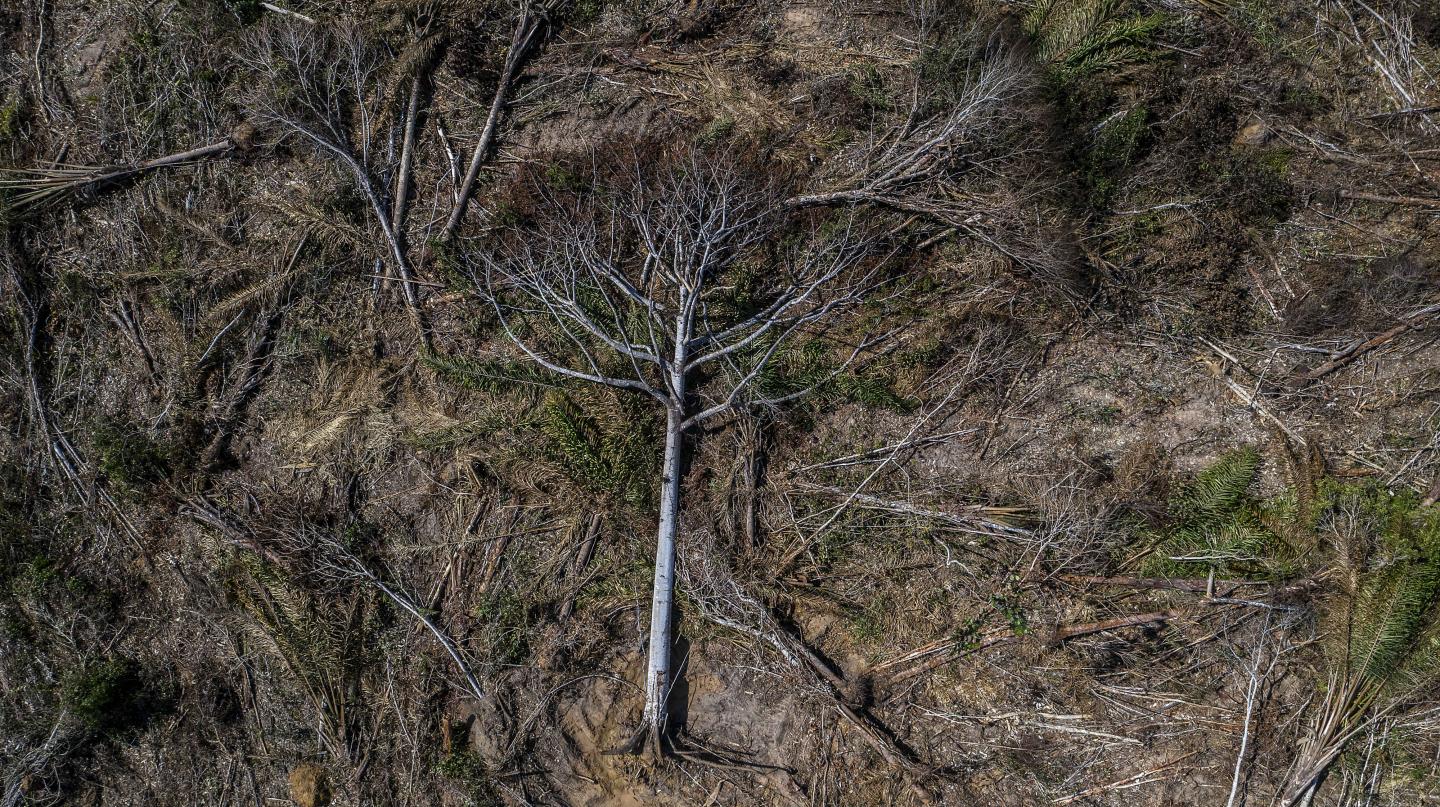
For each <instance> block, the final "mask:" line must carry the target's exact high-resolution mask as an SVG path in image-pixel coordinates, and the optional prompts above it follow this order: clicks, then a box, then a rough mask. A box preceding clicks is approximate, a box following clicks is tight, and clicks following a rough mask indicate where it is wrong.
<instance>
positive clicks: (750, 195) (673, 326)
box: [477, 153, 886, 753]
mask: <svg viewBox="0 0 1440 807" xmlns="http://www.w3.org/2000/svg"><path fill="white" fill-rule="evenodd" d="M776 191H777V188H776V187H775V186H774V184H773V183H767V182H764V181H759V180H757V179H755V178H754V176H753V175H752V172H748V171H747V170H746V169H744V168H742V167H741V166H740V165H739V164H738V163H737V162H736V161H735V160H733V159H730V158H729V157H728V156H725V155H721V156H719V157H718V158H717V157H715V156H714V155H700V154H696V153H688V154H685V155H683V156H681V157H679V158H676V159H673V160H669V161H666V162H665V163H664V164H663V165H661V166H660V167H658V168H649V169H647V168H638V169H636V170H635V171H634V172H633V173H631V174H629V175H628V176H626V177H625V178H623V179H622V180H620V181H619V182H617V183H613V184H612V185H610V186H609V187H600V188H598V189H596V190H594V191H592V192H589V193H585V194H582V195H581V196H580V197H579V198H578V199H576V200H574V202H573V204H566V203H565V202H564V200H561V199H559V198H557V197H556V196H554V195H551V196H549V198H548V199H547V201H548V202H549V203H550V204H549V207H550V208H552V210H553V211H554V214H553V215H552V216H549V217H548V218H546V219H545V220H544V221H543V222H542V223H541V224H540V225H539V227H538V231H537V232H535V233H533V234H529V236H528V237H526V238H523V239H521V238H517V239H515V240H513V241H511V242H510V243H509V244H507V245H504V246H502V247H501V248H500V249H498V250H497V251H496V253H495V254H493V255H486V256H482V258H481V264H482V272H481V273H480V275H479V277H478V278H477V282H478V284H479V286H480V289H481V292H482V294H483V296H484V297H485V298H486V299H487V300H488V301H489V302H490V303H491V305H492V306H493V308H494V312H495V315H496V317H497V318H498V320H499V324H500V327H501V329H502V330H503V332H504V334H505V335H506V336H507V337H508V339H509V341H510V342H512V343H513V344H514V345H515V347H516V348H518V349H519V351H520V352H521V353H522V354H523V355H524V356H525V357H526V358H527V359H529V360H530V361H532V362H535V363H537V364H539V365H541V366H543V367H545V368H547V369H549V370H551V371H553V372H555V373H557V374H559V375H561V376H564V377H566V378H569V379H573V380H576V381H584V382H590V383H595V384H603V385H606V386H610V387H615V388H619V389H624V390H630V391H633V392H637V393H640V394H643V395H647V396H649V397H650V398H652V399H654V400H655V402H656V403H657V404H659V405H660V406H661V407H662V408H663V409H664V411H665V455H664V461H663V466H662V468H661V471H660V475H661V485H660V489H661V492H660V514H659V525H658V530H657V537H656V547H655V577H654V589H653V592H652V597H651V618H650V636H649V657H648V663H647V669H646V688H645V715H644V724H643V725H642V726H641V727H640V730H639V731H638V732H637V734H636V735H635V737H634V739H633V740H632V741H631V742H630V743H629V744H627V746H626V747H625V749H626V750H628V751H630V752H634V751H638V750H639V749H640V748H641V747H642V746H643V745H646V744H647V738H648V746H649V748H650V750H651V751H652V753H661V752H663V751H665V750H666V749H667V748H669V747H670V742H669V736H668V730H669V726H668V714H667V705H666V699H667V696H668V694H669V690H670V683H671V680H670V644H671V641H670V639H671V617H672V615H671V611H672V606H673V594H674V588H675V539H676V534H677V532H678V530H679V525H680V515H681V487H682V484H681V483H682V473H683V472H682V465H683V459H684V451H685V447H684V442H685V438H686V435H687V434H689V433H691V432H692V431H693V430H694V429H695V428H696V427H698V426H700V425H701V424H704V423H707V422H710V421H712V420H714V419H715V418H717V417H719V416H721V415H723V414H725V413H727V412H732V411H734V410H738V409H742V408H747V407H762V406H775V405H778V404H781V403H784V402H786V401H789V400H793V399H796V398H799V397H801V396H803V395H805V394H806V393H808V392H810V391H811V390H813V389H814V388H815V387H816V386H818V385H819V384H820V383H824V381H825V380H828V379H831V378H834V377H835V375H837V374H838V373H840V372H843V370H844V369H845V368H846V367H848V366H850V365H851V364H852V363H853V362H854V361H855V360H856V359H857V358H858V357H859V356H860V355H861V354H862V353H864V352H865V351H866V350H868V349H869V348H870V347H872V346H873V345H874V344H876V343H878V342H879V341H882V340H883V338H884V337H875V338H866V339H861V340H860V341H859V343H858V344H852V345H850V346H849V347H848V348H846V349H844V350H843V352H842V353H840V354H837V356H836V358H835V362H834V365H833V367H832V369H831V370H830V372H828V373H827V374H825V377H824V379H822V380H821V381H819V382H818V383H811V384H808V385H804V386H803V387H801V388H788V389H787V390H786V391H779V392H777V391H774V390H773V389H771V388H770V387H772V386H773V385H768V384H766V383H765V381H766V380H767V379H768V377H769V374H771V373H773V372H775V371H776V369H777V365H778V364H779V359H780V357H781V356H782V355H783V352H784V351H785V350H786V349H787V348H793V347H794V346H795V344H796V343H797V342H798V341H799V340H800V339H801V338H802V337H803V338H817V337H819V336H821V335H822V333H823V332H824V331H825V330H826V329H827V326H833V325H834V324H835V321H836V319H837V315H838V314H840V313H841V312H843V311H846V310H848V309H851V308H853V307H854V306H856V305H857V304H858V303H860V302H861V301H863V300H865V299H867V297H869V296H871V294H872V293H873V292H874V291H875V290H876V289H877V287H878V285H879V283H880V275H879V269H880V267H881V266H882V265H883V263H884V262H885V258H886V256H885V255H884V254H883V253H881V252H880V251H879V250H878V248H877V246H878V245H877V243H876V241H875V239H873V238H870V237H868V236H866V235H864V234H863V233H862V232H860V230H859V228H858V227H857V226H856V224H855V222H854V220H853V219H846V218H839V217H836V218H833V219H830V220H829V221H827V222H825V223H824V224H822V225H821V226H819V227H812V228H810V229H808V230H805V229H804V224H803V219H801V218H800V217H798V216H796V215H795V214H794V213H793V212H791V211H790V210H789V209H788V208H787V207H786V206H785V205H784V203H783V200H782V198H781V196H780V195H778V194H777V192H776ZM797 230H800V231H801V233H800V236H799V237H798V238H786V236H794V235H795V234H796V232H797ZM785 244H789V246H784V245H785ZM767 250H770V251H769V254H768V255H767ZM767 257H768V258H771V260H766V258H767ZM761 261H764V263H763V264H762V263H761ZM757 270H758V271H757ZM742 278H751V279H754V280H755V281H756V285H757V288H755V289H754V293H753V294H751V295H749V296H750V299H749V301H748V304H746V305H743V306H738V305H736V302H735V298H736V295H735V294H734V292H735V291H736V285H735V284H736V283H737V281H741V282H744V281H743V280H742Z"/></svg>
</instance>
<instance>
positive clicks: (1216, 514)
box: [1148, 448, 1287, 576]
mask: <svg viewBox="0 0 1440 807" xmlns="http://www.w3.org/2000/svg"><path fill="white" fill-rule="evenodd" d="M1259 470H1260V455H1259V454H1258V453H1257V452H1256V451H1255V450H1254V449H1251V448H1242V449H1238V450H1236V451H1232V452H1230V453H1228V454H1226V455H1225V456H1223V457H1221V458H1220V459H1219V460H1218V461H1216V462H1215V464H1213V465H1211V466H1210V467H1209V468H1206V469H1205V470H1204V471H1202V472H1200V474H1199V475H1198V476H1196V477H1195V479H1194V480H1193V481H1191V482H1190V483H1189V484H1187V485H1185V486H1184V487H1182V488H1181V489H1180V490H1179V491H1178V492H1177V493H1176V494H1175V495H1174V496H1172V497H1171V499H1170V503H1169V525H1168V526H1167V527H1166V528H1165V529H1164V530H1162V531H1160V532H1159V533H1158V534H1156V535H1155V536H1154V537H1153V540H1154V541H1155V543H1156V549H1155V553H1154V555H1153V557H1152V559H1151V561H1150V562H1149V564H1148V565H1149V567H1150V571H1151V572H1152V573H1156V574H1173V575H1178V576H1190V575H1194V574H1203V573H1205V572H1209V571H1213V572H1216V573H1223V574H1239V575H1251V574H1256V573H1264V572H1271V573H1274V572H1279V571H1283V569H1284V564H1283V561H1284V559H1285V558H1284V555H1285V550H1286V548H1287V547H1286V545H1285V542H1283V541H1281V540H1280V538H1279V537H1278V536H1277V534H1276V531H1275V530H1274V529H1272V528H1271V527H1270V526H1268V524H1267V520H1268V519H1267V516H1273V515H1274V514H1275V513H1276V512H1283V511H1276V510H1272V509H1268V508H1267V507H1266V505H1265V503H1263V502H1261V501H1260V500H1258V499H1257V498H1255V497H1254V496H1253V495H1251V493H1250V489H1251V487H1252V486H1253V485H1254V484H1255V477H1256V475H1257V473H1258V472H1259ZM1271 523H1274V522H1271Z"/></svg>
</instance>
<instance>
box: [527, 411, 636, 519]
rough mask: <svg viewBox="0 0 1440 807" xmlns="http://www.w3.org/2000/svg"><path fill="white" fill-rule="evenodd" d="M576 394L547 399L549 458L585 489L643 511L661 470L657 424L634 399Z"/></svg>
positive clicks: (543, 423) (545, 422)
mask: <svg viewBox="0 0 1440 807" xmlns="http://www.w3.org/2000/svg"><path fill="white" fill-rule="evenodd" d="M576 395H578V396H580V397H578V398H577V397H573V396H572V395H569V394H564V393H555V394H552V395H550V396H548V397H547V398H546V400H545V405H544V408H543V411H542V419H541V421H540V431H541V433H542V434H543V435H544V437H545V438H546V441H547V444H548V445H547V447H548V452H547V453H548V454H549V455H550V457H551V458H552V459H553V460H554V461H555V462H556V464H558V465H559V466H560V467H561V469H562V470H563V471H564V472H565V474H566V475H567V476H569V477H570V479H571V480H572V481H574V482H575V483H576V484H578V485H579V486H580V487H582V488H585V489H586V490H589V491H591V492H594V493H598V494H602V495H609V496H614V497H617V498H619V499H620V500H622V501H625V502H626V503H628V504H630V505H632V506H635V507H644V506H645V505H646V504H648V502H649V501H650V495H651V479H652V477H653V476H654V474H655V471H656V469H657V468H658V467H659V456H658V453H657V451H656V446H657V444H658V440H657V439H656V438H657V435H656V434H655V429H654V427H653V425H652V419H651V418H650V417H649V415H648V413H647V412H646V411H643V410H642V409H641V407H640V406H637V402H636V401H635V400H633V399H632V398H631V397H630V396H607V395H605V394H603V393H595V392H593V391H590V390H586V391H584V392H583V393H576Z"/></svg>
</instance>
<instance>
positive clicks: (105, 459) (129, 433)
mask: <svg viewBox="0 0 1440 807" xmlns="http://www.w3.org/2000/svg"><path fill="white" fill-rule="evenodd" d="M95 450H96V452H97V454H98V460H99V461H98V465H99V468H100V472H101V473H102V474H104V475H105V478H106V479H107V480H109V481H110V482H111V483H113V484H115V485H117V486H119V487H121V488H122V489H125V490H128V491H131V492H136V491H140V490H143V489H144V488H147V487H150V486H151V485H154V484H155V483H157V482H159V481H161V480H162V479H165V478H166V477H167V476H169V475H170V467H171V451H170V449H169V448H168V447H167V446H164V445H162V444H160V443H159V442H157V441H155V440H154V439H152V438H151V437H150V436H149V435H147V434H145V433H144V432H143V431H142V430H141V429H140V428H139V427H138V426H136V425H135V424H133V423H129V422H126V421H123V420H118V419H111V420H106V421H104V422H102V423H101V424H100V425H99V426H98V427H97V428H96V429H95Z"/></svg>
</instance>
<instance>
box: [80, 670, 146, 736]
mask: <svg viewBox="0 0 1440 807" xmlns="http://www.w3.org/2000/svg"><path fill="white" fill-rule="evenodd" d="M143 683H144V682H143V681H142V680H141V677H140V665H139V664H138V663H137V662H135V661H133V660H131V659H123V658H109V659H105V660H103V661H92V662H87V663H86V664H84V665H83V666H82V667H81V668H80V669H79V670H77V671H75V672H74V673H72V674H71V675H70V676H69V677H68V678H66V679H65V682H64V684H63V686H62V688H61V691H60V702H61V705H62V706H63V707H64V708H65V709H66V710H68V711H69V712H70V713H71V714H73V715H74V716H75V717H77V718H79V719H80V721H81V722H82V723H84V724H85V725H86V726H87V727H89V728H90V729H91V730H93V731H96V732H102V733H113V732H117V731H122V730H124V729H127V728H130V727H133V726H137V725H139V724H140V723H142V722H144V719H145V714H144V709H143V704H144V699H143V697H142V692H143Z"/></svg>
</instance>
